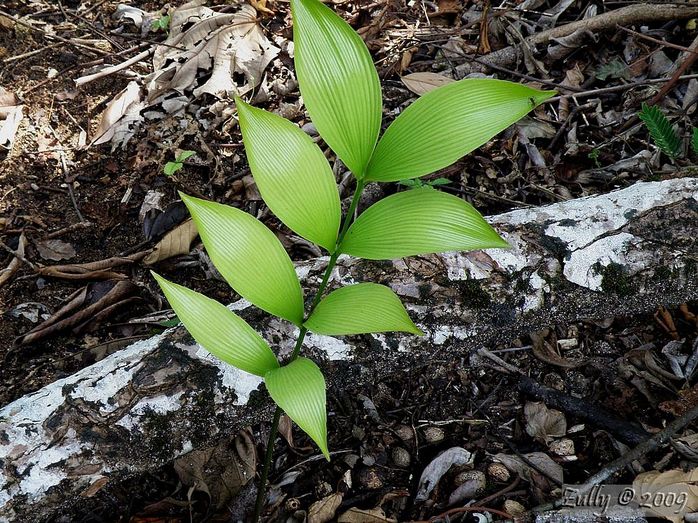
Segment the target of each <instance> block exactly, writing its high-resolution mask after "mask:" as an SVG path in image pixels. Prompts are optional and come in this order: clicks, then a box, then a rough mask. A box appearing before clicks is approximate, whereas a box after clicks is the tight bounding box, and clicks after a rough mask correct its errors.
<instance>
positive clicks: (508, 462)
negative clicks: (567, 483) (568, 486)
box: [494, 452, 563, 484]
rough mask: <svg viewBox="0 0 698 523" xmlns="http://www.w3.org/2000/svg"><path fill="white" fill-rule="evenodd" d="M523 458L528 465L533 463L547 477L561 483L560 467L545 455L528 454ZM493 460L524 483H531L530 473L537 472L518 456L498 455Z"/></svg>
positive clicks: (539, 453)
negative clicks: (524, 481) (516, 475)
mask: <svg viewBox="0 0 698 523" xmlns="http://www.w3.org/2000/svg"><path fill="white" fill-rule="evenodd" d="M523 457H524V458H526V460H528V461H529V462H530V463H533V464H534V465H535V466H536V467H538V468H539V469H540V470H541V471H543V472H544V473H545V474H546V475H547V476H548V477H550V478H552V479H554V480H555V481H556V482H558V483H559V484H562V483H563V470H562V467H561V466H560V465H558V464H557V463H555V462H554V461H553V460H552V458H551V457H550V456H548V455H547V454H544V453H543V452H531V453H530V454H524V455H523ZM494 460H495V461H498V462H500V463H502V464H503V465H504V466H505V467H506V468H508V469H509V470H511V471H512V472H516V473H517V474H518V475H519V477H520V478H521V479H525V480H526V481H531V472H537V471H536V469H535V468H533V467H531V466H530V465H529V464H528V463H527V462H526V461H524V460H523V459H522V458H520V457H519V456H510V455H508V454H502V453H499V454H496V455H495V456H494Z"/></svg>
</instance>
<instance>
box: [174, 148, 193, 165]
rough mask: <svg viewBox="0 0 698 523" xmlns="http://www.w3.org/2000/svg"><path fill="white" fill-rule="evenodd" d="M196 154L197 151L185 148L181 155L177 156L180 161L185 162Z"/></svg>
mask: <svg viewBox="0 0 698 523" xmlns="http://www.w3.org/2000/svg"><path fill="white" fill-rule="evenodd" d="M195 154H196V151H188V150H186V149H185V150H184V151H182V152H181V153H179V156H177V161H178V162H179V163H184V162H186V161H187V160H188V159H189V158H191V157H192V156H194V155H195Z"/></svg>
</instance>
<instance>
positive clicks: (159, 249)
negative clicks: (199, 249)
mask: <svg viewBox="0 0 698 523" xmlns="http://www.w3.org/2000/svg"><path fill="white" fill-rule="evenodd" d="M198 234H199V232H198V231H197V229H196V224H195V223H194V220H187V221H186V222H184V223H181V224H179V225H178V226H177V227H175V228H174V229H173V230H171V231H170V232H168V233H167V234H166V235H165V237H164V238H163V239H162V240H160V241H159V242H158V244H157V245H156V246H155V248H154V249H153V252H151V253H150V254H148V256H146V257H145V258H143V263H145V264H146V265H153V264H154V263H157V262H160V261H162V260H166V259H168V258H172V257H173V256H179V255H181V254H187V253H188V252H189V248H190V246H191V242H193V241H194V238H196V237H197V236H198Z"/></svg>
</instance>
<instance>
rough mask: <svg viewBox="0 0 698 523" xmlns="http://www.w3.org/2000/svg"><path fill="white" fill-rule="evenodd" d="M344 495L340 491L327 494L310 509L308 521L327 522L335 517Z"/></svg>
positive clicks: (310, 522)
mask: <svg viewBox="0 0 698 523" xmlns="http://www.w3.org/2000/svg"><path fill="white" fill-rule="evenodd" d="M342 499H344V496H343V495H342V494H340V493H339V492H336V493H334V494H330V495H329V496H325V497H324V498H322V499H321V500H319V501H316V502H315V503H313V504H312V505H310V508H309V509H308V523H327V522H328V521H331V520H332V519H333V518H334V514H335V512H337V509H338V508H339V506H340V505H341V504H342Z"/></svg>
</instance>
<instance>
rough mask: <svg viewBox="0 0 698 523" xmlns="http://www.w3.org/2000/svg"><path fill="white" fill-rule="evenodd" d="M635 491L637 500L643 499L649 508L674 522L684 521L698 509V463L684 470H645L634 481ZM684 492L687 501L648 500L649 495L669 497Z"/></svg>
mask: <svg viewBox="0 0 698 523" xmlns="http://www.w3.org/2000/svg"><path fill="white" fill-rule="evenodd" d="M633 492H634V494H635V497H634V500H635V501H637V502H642V506H643V507H645V509H646V510H649V511H651V512H653V513H654V514H656V516H659V517H663V518H665V519H668V520H670V521H672V522H673V523H682V522H683V521H684V517H685V515H686V514H689V513H691V512H696V511H698V467H696V468H694V469H692V470H689V471H688V472H684V471H683V470H668V471H666V472H659V471H657V470H653V471H651V472H643V473H642V474H639V475H638V476H637V477H636V478H635V480H634V481H633ZM684 495H685V496H686V498H685V503H684V502H680V503H679V502H677V503H676V504H670V503H651V502H650V503H648V502H647V500H648V499H649V500H657V499H663V500H669V499H676V498H677V496H684ZM665 505H669V506H665Z"/></svg>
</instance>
